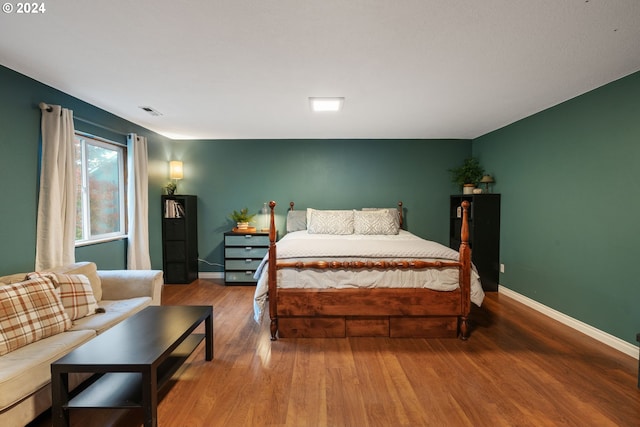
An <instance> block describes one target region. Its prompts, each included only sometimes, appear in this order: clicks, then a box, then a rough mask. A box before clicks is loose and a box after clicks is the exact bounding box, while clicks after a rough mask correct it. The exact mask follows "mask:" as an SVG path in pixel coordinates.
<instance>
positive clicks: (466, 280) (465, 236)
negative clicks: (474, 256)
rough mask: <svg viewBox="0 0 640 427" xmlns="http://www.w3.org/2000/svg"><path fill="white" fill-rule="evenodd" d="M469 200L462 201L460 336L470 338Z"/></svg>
mask: <svg viewBox="0 0 640 427" xmlns="http://www.w3.org/2000/svg"><path fill="white" fill-rule="evenodd" d="M469 205H470V203H469V201H468V200H465V201H463V202H462V229H461V230H460V240H461V242H460V263H461V264H462V268H461V269H460V291H461V292H462V296H461V298H462V300H461V308H462V315H461V316H460V338H461V339H463V340H466V339H467V338H469V332H470V330H469V313H470V312H471V248H470V247H469Z"/></svg>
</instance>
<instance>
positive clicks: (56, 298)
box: [0, 262, 164, 427]
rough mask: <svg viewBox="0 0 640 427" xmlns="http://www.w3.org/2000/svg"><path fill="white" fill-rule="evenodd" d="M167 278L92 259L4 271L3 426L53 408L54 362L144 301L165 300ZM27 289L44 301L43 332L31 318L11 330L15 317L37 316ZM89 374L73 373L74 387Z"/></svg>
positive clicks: (0, 308)
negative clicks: (99, 263) (33, 326)
mask: <svg viewBox="0 0 640 427" xmlns="http://www.w3.org/2000/svg"><path fill="white" fill-rule="evenodd" d="M163 284H164V282H163V274H162V271H158V270H98V269H97V267H96V264H95V263H92V262H81V263H75V264H72V265H68V266H63V267H59V268H54V269H51V270H47V271H44V272H31V273H19V274H12V275H10V276H4V277H0V322H2V323H0V426H3V427H14V426H16V427H19V426H24V425H25V424H28V423H29V422H30V421H32V420H33V419H35V418H36V417H37V416H38V415H39V414H41V413H42V412H44V411H45V410H47V409H48V408H50V407H51V385H50V382H51V367H50V365H51V363H52V362H54V361H56V360H57V359H59V358H61V357H62V356H64V355H65V354H67V353H69V352H70V351H71V350H73V349H74V348H76V347H78V346H80V345H81V344H83V343H85V342H87V341H89V340H90V339H92V338H93V337H95V336H97V335H99V334H101V333H103V332H104V331H106V330H107V329H109V328H111V327H112V326H113V325H116V324H117V323H119V322H121V321H122V320H124V319H126V318H127V317H129V316H131V315H133V314H135V313H137V312H138V311H140V310H142V309H143V308H145V307H146V306H149V305H160V302H161V300H160V298H161V292H162V287H163ZM69 289H71V291H69ZM34 290H35V291H34ZM20 295H22V296H20ZM25 295H31V296H29V298H32V295H36V298H32V299H34V300H37V304H40V302H41V301H42V300H46V302H45V303H42V304H41V307H44V306H46V309H47V310H49V311H47V312H46V315H43V314H42V313H43V311H40V312H38V316H40V317H38V322H37V325H38V326H37V333H35V332H34V331H33V330H31V329H28V328H29V326H30V325H29V324H27V325H21V326H20V327H21V328H23V329H20V331H21V332H20V333H12V334H11V335H10V334H9V332H10V329H11V330H12V331H13V329H12V328H13V326H12V325H13V324H14V323H16V322H17V321H16V319H19V320H20V319H21V318H22V319H24V318H28V317H30V316H31V310H32V307H31V306H25V305H24V302H23V300H24V299H25V297H24V296H25ZM16 301H17V303H16ZM20 304H23V305H20ZM15 307H19V308H15ZM41 307H40V308H38V310H44V309H42V308H41ZM19 310H23V311H26V312H29V315H27V313H17V312H18V311H19ZM60 310H63V311H64V313H61V312H60ZM11 311H13V315H11V313H9V312H11ZM52 312H53V313H54V314H53V315H51V313H52ZM12 316H13V317H12ZM51 319H55V320H51ZM20 321H22V320H20ZM12 322H13V323H12ZM27 323H33V322H27ZM25 328H26V330H27V333H24V331H25ZM42 331H44V332H42ZM9 336H10V337H11V339H10V338H8V337H9ZM25 337H26V338H25ZM34 337H35V338H34ZM15 347H18V348H15ZM86 378H87V375H86V374H83V375H80V374H78V375H70V377H69V386H70V388H74V387H76V386H77V385H79V384H80V383H81V382H82V381H83V380H84V379H86Z"/></svg>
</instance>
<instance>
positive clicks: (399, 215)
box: [398, 200, 404, 229]
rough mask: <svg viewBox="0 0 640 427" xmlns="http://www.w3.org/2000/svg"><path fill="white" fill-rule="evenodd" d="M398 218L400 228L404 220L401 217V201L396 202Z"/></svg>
mask: <svg viewBox="0 0 640 427" xmlns="http://www.w3.org/2000/svg"><path fill="white" fill-rule="evenodd" d="M398 218H400V228H401V229H402V226H403V225H404V218H403V217H402V200H400V201H399V202H398Z"/></svg>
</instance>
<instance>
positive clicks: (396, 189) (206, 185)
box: [158, 140, 471, 271]
mask: <svg viewBox="0 0 640 427" xmlns="http://www.w3.org/2000/svg"><path fill="white" fill-rule="evenodd" d="M470 150H471V142H470V141H467V140H269V141H265V140H261V141H247V140H244V141H189V142H176V144H175V146H174V153H176V156H177V159H179V160H182V161H183V162H184V170H185V172H184V173H185V176H184V179H183V180H182V181H181V182H180V183H179V185H178V193H182V194H195V195H197V196H198V204H199V205H198V215H199V217H198V225H199V227H198V229H199V232H198V236H199V242H198V243H199V244H198V246H199V251H200V258H202V259H204V260H205V261H206V262H202V263H201V264H200V270H201V271H222V268H221V267H220V266H219V265H210V264H222V263H223V259H224V256H223V233H224V232H225V231H230V230H231V228H232V227H233V226H234V225H235V224H234V223H233V222H232V221H231V220H230V219H229V218H228V215H229V214H230V213H231V212H232V211H233V210H234V209H235V210H239V209H241V208H243V207H248V208H249V210H250V212H254V213H255V212H258V211H259V210H260V208H261V207H262V206H263V203H264V202H268V201H269V200H274V201H276V203H277V204H278V205H277V207H276V213H277V214H279V215H280V216H279V218H278V229H279V230H284V216H285V215H286V210H287V209H288V207H289V202H290V201H294V202H295V203H296V206H297V207H299V208H302V209H304V208H307V207H314V208H320V209H351V208H361V207H367V206H368V207H372V206H376V207H393V206H396V205H397V202H398V201H402V202H403V203H404V212H405V215H406V219H407V221H406V224H407V227H408V229H409V230H410V231H412V232H414V233H415V234H418V235H420V236H423V237H429V238H430V239H432V240H436V241H440V242H442V243H444V244H447V243H448V226H447V221H448V211H447V206H448V203H449V195H450V194H451V193H452V192H456V188H455V186H454V185H453V184H452V183H451V182H450V176H449V172H448V168H450V167H453V166H456V165H457V164H458V163H460V161H461V159H463V158H464V157H465V156H467V155H468V154H469V153H470ZM158 209H159V208H158Z"/></svg>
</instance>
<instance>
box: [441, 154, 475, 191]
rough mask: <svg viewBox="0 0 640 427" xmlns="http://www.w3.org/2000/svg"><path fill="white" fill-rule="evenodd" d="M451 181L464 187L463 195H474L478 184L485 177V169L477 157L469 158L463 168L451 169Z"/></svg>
mask: <svg viewBox="0 0 640 427" xmlns="http://www.w3.org/2000/svg"><path fill="white" fill-rule="evenodd" d="M449 172H451V180H452V181H453V182H454V183H456V184H458V185H459V186H460V187H462V193H463V194H472V193H473V189H474V188H475V186H476V184H477V183H478V182H479V181H480V180H481V179H482V176H483V175H484V168H483V167H482V166H481V165H480V161H479V160H478V159H477V158H475V157H468V158H466V159H465V160H464V162H463V163H462V165H461V166H458V167H457V168H452V169H449Z"/></svg>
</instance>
